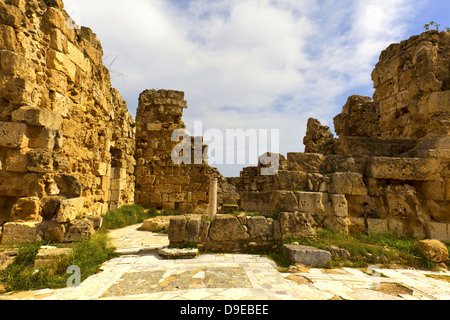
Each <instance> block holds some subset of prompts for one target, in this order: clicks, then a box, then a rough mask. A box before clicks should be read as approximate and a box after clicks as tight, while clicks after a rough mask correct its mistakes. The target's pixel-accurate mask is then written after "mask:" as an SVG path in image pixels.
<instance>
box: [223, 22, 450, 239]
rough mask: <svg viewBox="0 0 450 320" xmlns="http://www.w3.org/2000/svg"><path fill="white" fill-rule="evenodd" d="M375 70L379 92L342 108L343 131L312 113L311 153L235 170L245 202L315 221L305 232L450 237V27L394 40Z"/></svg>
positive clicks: (340, 124) (269, 213) (271, 212)
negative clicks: (268, 171) (267, 167)
mask: <svg viewBox="0 0 450 320" xmlns="http://www.w3.org/2000/svg"><path fill="white" fill-rule="evenodd" d="M372 78H373V81H374V87H375V89H376V90H375V93H374V96H373V100H372V99H371V98H370V97H361V96H352V97H350V98H349V99H348V101H347V103H346V104H345V106H344V107H343V110H342V113H341V114H340V115H338V116H336V117H335V118H334V126H335V131H336V133H337V134H338V136H339V138H335V137H334V135H333V134H332V132H331V130H330V128H329V127H326V126H323V125H322V124H321V123H320V122H319V121H318V120H316V119H310V120H309V121H308V127H307V133H306V137H305V138H304V141H303V142H304V144H305V146H306V148H305V153H288V154H287V158H285V157H283V156H281V158H280V171H279V172H278V173H277V174H276V175H274V176H262V175H261V174H260V168H259V167H250V168H245V169H244V170H243V171H242V173H241V176H240V178H233V179H230V181H232V182H233V183H234V184H236V185H237V186H238V190H239V192H240V195H241V207H242V208H243V209H245V210H250V211H252V210H256V209H257V208H260V211H262V213H263V214H264V215H267V216H272V215H276V214H279V213H284V212H288V213H291V214H295V215H297V217H301V219H305V220H306V221H310V222H311V224H310V225H311V226H312V227H311V228H308V230H307V232H306V233H305V232H304V231H302V232H300V233H299V234H298V235H299V236H300V235H302V233H303V235H308V234H312V233H314V229H315V227H326V228H330V229H333V230H335V231H339V232H369V233H378V232H392V233H396V234H399V235H401V236H406V237H414V238H421V239H423V238H434V239H438V240H444V241H449V240H450V234H449V223H450V33H449V32H440V33H439V32H437V31H429V32H426V33H423V34H421V35H420V36H413V37H411V38H410V39H409V40H407V41H403V42H401V43H400V44H393V45H391V46H389V47H388V48H387V49H386V50H385V51H383V52H382V53H381V56H380V61H379V62H378V64H377V65H376V67H375V70H374V71H373V74H372ZM261 208H262V209H261ZM314 226H315V227H314Z"/></svg>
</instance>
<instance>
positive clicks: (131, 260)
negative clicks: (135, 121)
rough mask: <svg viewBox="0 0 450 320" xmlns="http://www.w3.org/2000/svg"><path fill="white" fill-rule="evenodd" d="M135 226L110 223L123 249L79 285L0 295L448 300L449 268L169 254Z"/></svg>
mask: <svg viewBox="0 0 450 320" xmlns="http://www.w3.org/2000/svg"><path fill="white" fill-rule="evenodd" d="M138 227H139V225H137V226H130V227H127V228H124V229H120V230H115V231H112V232H111V236H112V238H113V239H114V240H113V241H114V244H115V246H116V247H117V248H118V252H120V253H121V256H120V257H118V258H115V259H112V260H110V261H108V262H106V263H104V264H103V266H102V268H101V272H100V273H98V274H95V275H93V276H91V277H89V278H88V279H86V280H85V281H84V282H83V283H81V284H80V285H79V286H77V287H70V288H64V289H57V290H51V289H44V290H38V291H30V292H21V293H14V294H8V295H3V296H0V300H330V299H343V300H450V283H449V282H447V281H446V277H448V278H447V279H450V272H431V271H418V270H391V269H376V270H375V272H373V273H371V271H373V270H358V269H349V268H341V269H333V270H329V269H304V270H303V269H302V270H301V271H300V272H297V273H281V272H279V271H278V268H277V265H276V264H275V263H274V262H273V261H272V260H270V259H268V258H266V257H261V256H257V255H244V254H215V255H213V254H205V255H200V256H199V257H198V258H197V259H193V260H165V259H163V258H162V257H160V256H159V255H158V254H157V251H158V249H159V248H161V247H164V246H167V245H168V239H167V236H163V235H157V234H154V233H151V232H144V231H139V230H138ZM438 277H440V279H439V280H438V279H436V278H438ZM442 279H444V280H442Z"/></svg>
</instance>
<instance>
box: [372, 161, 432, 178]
mask: <svg viewBox="0 0 450 320" xmlns="http://www.w3.org/2000/svg"><path fill="white" fill-rule="evenodd" d="M439 171H440V170H439V160H437V159H421V158H373V159H372V160H371V162H370V164H369V168H368V175H369V176H370V177H372V178H375V179H393V180H412V181H433V180H439V176H440V172H439Z"/></svg>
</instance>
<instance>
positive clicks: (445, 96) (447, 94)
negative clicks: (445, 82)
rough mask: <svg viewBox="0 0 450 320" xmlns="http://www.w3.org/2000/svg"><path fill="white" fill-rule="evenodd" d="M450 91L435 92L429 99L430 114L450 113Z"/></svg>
mask: <svg viewBox="0 0 450 320" xmlns="http://www.w3.org/2000/svg"><path fill="white" fill-rule="evenodd" d="M448 106H450V91H435V92H432V93H431V94H430V96H429V97H428V112H429V113H431V114H435V113H441V112H448Z"/></svg>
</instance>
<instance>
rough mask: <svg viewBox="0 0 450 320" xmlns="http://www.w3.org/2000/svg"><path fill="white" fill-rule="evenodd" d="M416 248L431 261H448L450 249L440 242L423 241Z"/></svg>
mask: <svg viewBox="0 0 450 320" xmlns="http://www.w3.org/2000/svg"><path fill="white" fill-rule="evenodd" d="M415 248H416V249H417V250H418V251H419V252H420V253H421V254H422V255H423V256H424V257H425V258H427V259H430V260H431V261H434V262H437V263H442V262H446V261H447V260H448V256H449V254H448V249H447V247H446V246H445V244H443V243H442V242H440V241H439V240H422V241H419V242H418V243H417V244H416V245H415Z"/></svg>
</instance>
